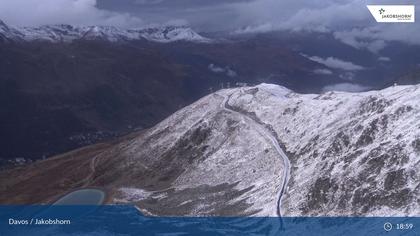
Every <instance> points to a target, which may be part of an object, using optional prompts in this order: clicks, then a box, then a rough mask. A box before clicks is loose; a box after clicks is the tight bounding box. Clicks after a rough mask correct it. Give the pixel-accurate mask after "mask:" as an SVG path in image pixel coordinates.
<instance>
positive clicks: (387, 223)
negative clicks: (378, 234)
mask: <svg viewBox="0 0 420 236" xmlns="http://www.w3.org/2000/svg"><path fill="white" fill-rule="evenodd" d="M384 230H385V231H391V230H392V224H391V223H389V222H386V223H385V224H384Z"/></svg>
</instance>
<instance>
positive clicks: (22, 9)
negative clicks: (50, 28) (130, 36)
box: [0, 0, 144, 27]
mask: <svg viewBox="0 0 420 236" xmlns="http://www.w3.org/2000/svg"><path fill="white" fill-rule="evenodd" d="M0 19H2V20H4V21H6V22H7V23H9V24H12V25H25V26H26V25H44V24H75V25H114V26H120V27H136V26H139V25H142V24H143V23H144V22H143V21H142V20H141V19H140V18H139V17H135V16H133V15H131V14H129V13H121V12H115V11H111V10H104V9H99V8H98V7H97V2H96V0H42V1H39V0H2V1H1V3H0Z"/></svg>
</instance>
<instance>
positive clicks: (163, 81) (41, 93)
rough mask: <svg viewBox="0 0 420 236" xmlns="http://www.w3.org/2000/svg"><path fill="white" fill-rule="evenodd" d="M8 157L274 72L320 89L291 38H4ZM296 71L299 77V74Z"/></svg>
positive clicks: (79, 140) (0, 48)
mask: <svg viewBox="0 0 420 236" xmlns="http://www.w3.org/2000/svg"><path fill="white" fill-rule="evenodd" d="M0 54H1V55H2V56H1V57H0V106H1V107H2V109H1V110H0V125H1V128H0V130H1V133H0V142H2V150H1V152H0V159H2V160H5V159H14V158H19V157H22V158H29V159H38V158H41V157H44V156H46V157H48V156H50V155H52V154H56V153H60V152H64V151H67V150H70V149H73V148H75V147H80V146H83V145H87V144H91V143H94V142H97V141H98V140H103V139H106V138H108V137H112V136H115V135H118V134H121V133H125V132H127V131H130V130H133V129H135V128H139V129H142V128H145V127H150V126H151V125H154V124H156V123H157V122H158V121H160V120H161V119H163V118H164V117H167V116H168V115H169V114H171V113H173V112H174V111H176V110H177V109H179V108H180V107H183V106H185V105H187V104H189V103H191V102H193V101H195V100H197V99H198V98H199V97H201V96H203V95H205V94H207V93H209V92H210V91H211V90H216V89H218V88H220V87H221V86H222V85H221V84H222V83H223V84H224V85H223V86H224V87H226V86H229V85H230V86H234V85H235V83H237V82H246V83H257V82H261V81H272V82H275V83H280V84H285V85H288V86H289V87H291V88H294V89H297V90H301V91H309V88H310V89H311V90H312V91H315V90H320V88H322V86H324V85H325V84H329V83H332V82H333V81H334V79H331V78H321V77H319V80H318V81H317V80H316V77H315V78H314V77H312V76H313V74H312V70H313V69H312V68H314V67H315V66H317V64H316V63H314V62H312V61H310V60H308V59H307V58H305V57H303V56H301V55H299V54H297V53H295V52H292V51H290V50H287V49H286V48H285V47H284V46H283V45H280V44H279V45H277V44H259V43H256V42H248V41H246V42H237V43H232V42H223V43H215V44H194V43H188V42H184V43H183V42H178V43H170V44H161V43H153V42H147V41H133V42H125V43H118V42H108V41H104V40H88V41H87V40H86V41H85V40H79V41H74V42H71V43H48V42H20V43H17V42H4V43H1V44H0ZM292 78H293V79H292Z"/></svg>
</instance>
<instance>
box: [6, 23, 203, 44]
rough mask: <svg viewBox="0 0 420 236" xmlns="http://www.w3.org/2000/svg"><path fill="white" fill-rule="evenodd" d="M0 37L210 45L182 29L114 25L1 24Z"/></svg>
mask: <svg viewBox="0 0 420 236" xmlns="http://www.w3.org/2000/svg"><path fill="white" fill-rule="evenodd" d="M0 36H3V37H4V38H7V39H9V40H23V41H49V42H71V41H74V40H80V39H83V40H105V41H110V42H118V41H134V40H148V41H153V42H160V43H169V42H176V41H186V42H194V43H209V42H211V40H210V39H207V38H205V37H203V36H201V35H199V34H198V33H196V32H195V31H194V30H192V29H191V28H188V27H185V26H160V27H151V28H141V29H122V28H117V27H113V26H72V25H65V24H61V25H45V26H40V27H19V28H13V27H10V26H8V25H6V24H5V23H4V22H2V21H0Z"/></svg>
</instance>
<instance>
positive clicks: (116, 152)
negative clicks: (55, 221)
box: [0, 84, 420, 216]
mask: <svg viewBox="0 0 420 236" xmlns="http://www.w3.org/2000/svg"><path fill="white" fill-rule="evenodd" d="M419 100H420V86H397V87H391V88H388V89H385V90H382V91H371V92H365V93H341V92H340V93H336V92H329V93H325V94H321V95H319V94H306V95H302V94H297V93H294V92H292V91H290V90H288V89H285V88H283V87H280V86H277V85H269V84H261V85H258V86H256V87H246V88H234V89H225V90H220V91H218V92H216V93H214V94H211V95H208V96H206V97H204V98H202V99H200V100H199V101H197V102H195V103H194V104H192V105H190V106H188V107H185V108H184V109H181V110H179V111H178V112H176V113H174V114H173V115H171V116H170V117H168V118H167V119H166V120H164V121H162V122H161V123H159V124H158V125H156V126H155V127H153V128H151V129H149V130H147V131H143V132H141V133H136V134H133V135H131V136H128V137H125V138H123V139H121V140H118V141H115V142H112V143H109V144H106V145H102V146H100V147H96V146H93V147H89V148H86V149H81V150H78V151H75V152H72V153H69V154H65V155H63V156H60V157H57V158H54V159H50V160H46V161H41V162H38V163H36V164H33V165H30V166H28V167H26V168H20V169H16V170H11V171H6V172H0V179H3V181H0V202H1V203H9V204H10V203H15V204H16V203H34V202H35V203H36V202H51V201H54V199H56V198H57V197H58V196H61V195H62V194H64V193H66V192H67V191H69V190H72V189H77V188H80V187H87V186H92V187H99V188H101V189H103V190H104V191H105V192H106V193H107V195H108V202H109V203H130V204H135V205H136V206H137V207H138V208H139V209H140V210H141V211H142V212H143V213H145V214H148V215H189V216H191V215H193V216H198V215H217V216H227V215H229V216H231V215H257V216H267V215H270V216H277V215H279V214H281V215H282V216H311V215H314V216H331V215H342V216H353V215H359V216H361V215H364V216H367V215H369V216H371V215H375V216H381V215H382V216H383V215H387V216H389V215H395V216H396V215H398V216H405V215H416V216H418V215H420V202H419V198H418V196H419V193H420V184H419V183H420V182H419V179H420V174H419V172H418V170H419V168H420V162H419V157H420V132H419V129H420V106H419V104H420V103H419ZM103 146H105V147H103ZM283 151H284V153H283ZM289 165H290V166H289ZM74 166H77V170H76V172H77V173H75V171H74ZM69 168H71V169H72V170H73V171H69V172H67V171H64V172H63V171H62V170H68V169H69ZM59 170H60V171H59ZM57 173H60V174H57ZM62 173H64V174H62ZM4 176H8V178H5V177H4ZM14 176H15V177H16V178H14ZM17 176H20V177H19V178H17ZM44 183H48V185H46V186H45V188H44V189H45V191H42V192H40V191H38V188H37V187H36V186H40V185H43V184H44ZM2 186H3V188H2ZM4 186H6V188H4ZM43 186H44V185H43ZM2 189H3V190H2ZM4 189H6V190H7V189H8V191H6V190H4ZM11 189H17V191H18V192H14V191H10V190H11ZM279 205H280V209H279V208H278V207H279Z"/></svg>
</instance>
